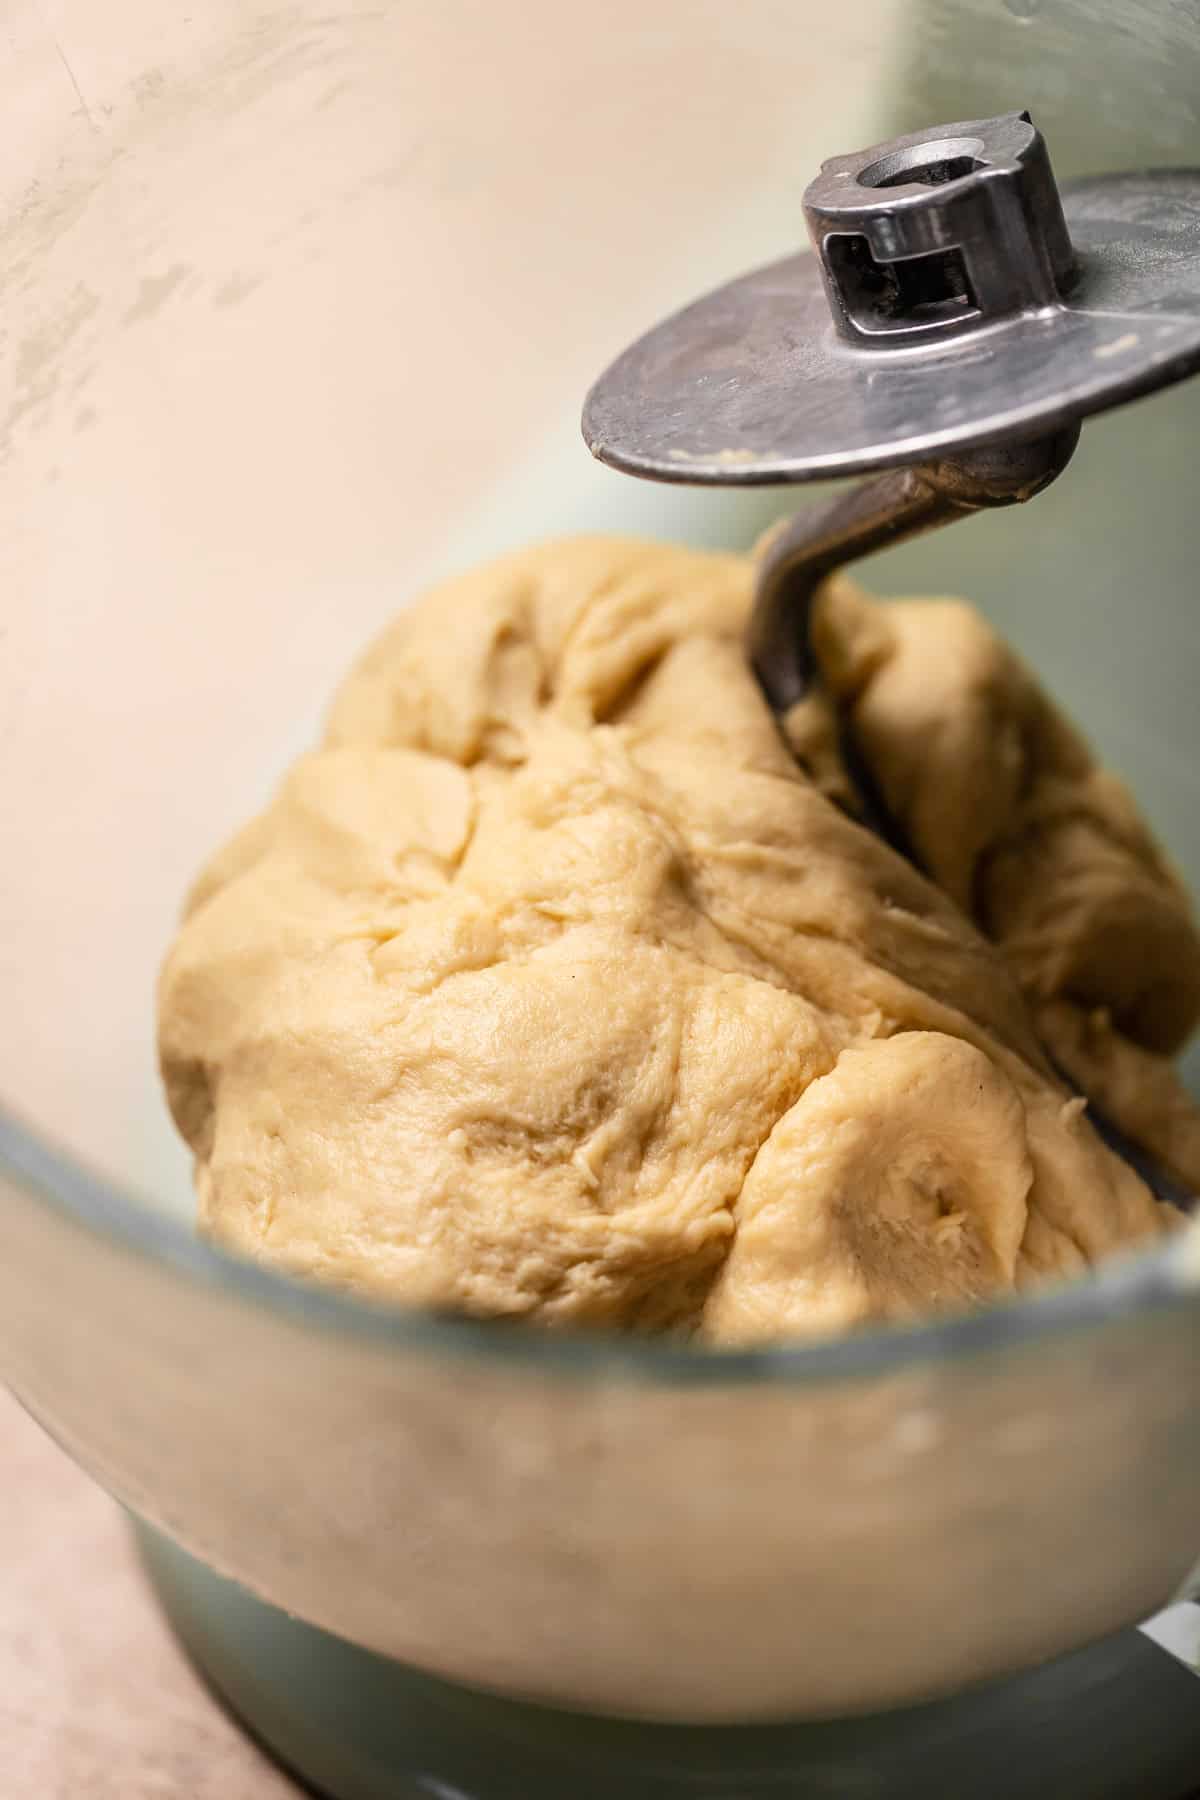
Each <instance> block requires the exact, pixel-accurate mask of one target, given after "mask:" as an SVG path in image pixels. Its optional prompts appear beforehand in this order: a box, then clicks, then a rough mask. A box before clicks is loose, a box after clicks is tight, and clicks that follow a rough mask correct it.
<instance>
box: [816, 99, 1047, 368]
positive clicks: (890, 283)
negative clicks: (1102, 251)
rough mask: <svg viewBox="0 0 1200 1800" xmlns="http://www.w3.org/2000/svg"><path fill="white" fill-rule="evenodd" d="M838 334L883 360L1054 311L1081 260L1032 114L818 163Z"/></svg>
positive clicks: (820, 239)
mask: <svg viewBox="0 0 1200 1800" xmlns="http://www.w3.org/2000/svg"><path fill="white" fill-rule="evenodd" d="M804 213H805V218H806V221H807V224H808V229H809V234H810V236H811V238H812V241H813V245H814V247H815V249H816V251H817V255H818V256H819V258H820V261H821V269H822V273H823V276H824V281H825V289H826V293H827V294H828V296H829V304H830V308H831V310H832V312H833V317H834V322H835V324H836V326H837V329H838V331H839V333H840V334H841V336H842V337H844V338H846V339H848V340H849V341H850V342H853V343H856V344H858V345H860V346H870V347H871V348H873V349H877V350H884V349H892V348H898V347H901V346H911V345H912V344H914V343H920V342H927V341H929V340H930V339H931V338H944V337H945V336H947V335H948V334H957V333H960V332H963V331H968V330H972V329H976V328H978V327H979V326H981V325H985V324H987V323H989V322H991V321H992V320H995V319H999V318H1005V317H1008V316H1010V315H1011V314H1013V313H1017V312H1025V311H1029V310H1032V309H1036V308H1038V307H1043V306H1053V305H1054V304H1055V303H1056V302H1057V301H1058V299H1059V298H1060V296H1061V295H1062V294H1064V293H1066V292H1067V290H1068V289H1069V287H1070V285H1071V283H1072V281H1073V279H1074V275H1075V256H1074V252H1073V250H1072V248H1071V239H1070V235H1069V233H1068V231H1067V225H1066V221H1065V219H1064V218H1063V210H1062V204H1061V202H1060V200H1059V196H1058V188H1057V187H1056V185H1055V181H1054V175H1053V173H1052V171H1051V168H1050V158H1049V155H1048V154H1047V151H1046V145H1045V142H1044V141H1043V138H1042V135H1041V133H1040V132H1039V131H1038V130H1037V129H1036V127H1035V126H1034V124H1033V123H1032V121H1031V119H1030V117H1029V114H1028V113H1024V112H1022V113H1009V114H1006V115H1005V116H1003V117H1001V118H996V119H974V120H970V121H968V122H966V123H964V124H958V125H947V126H944V127H942V128H941V129H940V130H938V131H937V132H934V133H931V132H928V131H923V132H914V133H912V134H911V135H910V136H908V137H899V138H893V139H891V140H890V141H889V142H888V143H886V144H877V145H875V146H874V147H873V148H871V149H869V150H860V151H858V152H856V153H855V154H854V155H851V156H835V157H832V158H831V159H830V160H829V161H828V162H826V163H825V164H823V166H822V169H821V173H820V174H819V175H818V176H817V178H816V179H815V181H813V182H811V183H810V185H809V187H808V189H807V191H806V193H805V196H804Z"/></svg>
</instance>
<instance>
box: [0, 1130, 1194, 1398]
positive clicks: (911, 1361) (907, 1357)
mask: <svg viewBox="0 0 1200 1800" xmlns="http://www.w3.org/2000/svg"><path fill="white" fill-rule="evenodd" d="M4 1179H7V1180H8V1181H10V1182H12V1183H14V1184H15V1185H16V1186H17V1187H18V1188H20V1189H21V1190H22V1191H23V1192H24V1193H25V1194H26V1196H27V1197H31V1198H32V1199H33V1200H34V1201H35V1202H36V1203H38V1204H40V1205H42V1206H43V1207H45V1208H47V1209H48V1210H50V1211H51V1212H53V1213H55V1214H56V1215H58V1216H59V1218H60V1219H64V1220H66V1221H67V1222H68V1223H69V1224H72V1225H75V1226H77V1227H82V1229H83V1230H84V1231H85V1232H88V1233H91V1234H93V1235H96V1236H98V1237H100V1238H102V1239H104V1240H105V1241H106V1242H107V1243H108V1244H109V1246H110V1247H113V1248H116V1249H118V1250H122V1251H125V1252H132V1253H133V1254H134V1255H135V1256H137V1257H139V1258H140V1259H142V1260H145V1261H149V1262H151V1263H153V1264H155V1265H157V1266H158V1267H159V1268H160V1269H161V1270H165V1271H167V1272H169V1273H170V1274H173V1275H174V1276H176V1277H177V1278H182V1279H184V1280H185V1281H187V1282H188V1283H189V1284H191V1285H195V1286H199V1287H203V1288H208V1289H210V1290H213V1289H216V1290H219V1291H220V1292H221V1293H222V1294H225V1295H228V1296H230V1297H232V1298H234V1299H236V1300H238V1301H248V1302H250V1303H251V1304H254V1305H257V1306H261V1307H265V1308H266V1309H267V1310H268V1311H271V1312H273V1313H275V1314H277V1315H281V1316H282V1317H284V1318H285V1319H287V1320H288V1321H289V1322H291V1323H293V1324H295V1323H299V1324H301V1325H302V1326H305V1327H311V1328H313V1329H316V1330H319V1331H322V1332H328V1333H330V1334H332V1335H334V1336H338V1337H343V1338H351V1339H356V1340H358V1341H360V1342H365V1343H367V1344H369V1345H373V1346H376V1347H378V1348H379V1349H381V1350H384V1351H387V1350H397V1351H398V1350H404V1351H418V1352H424V1353H427V1354H428V1353H435V1354H436V1353H444V1354H446V1355H448V1356H457V1357H460V1358H464V1357H465V1358H468V1359H471V1360H479V1359H484V1360H487V1361H489V1362H492V1363H494V1364H497V1365H507V1366H510V1367H516V1368H527V1369H532V1370H533V1371H534V1372H535V1373H538V1374H549V1375H558V1376H563V1377H567V1378H575V1379H579V1378H586V1379H590V1380H608V1381H611V1380H618V1381H621V1380H623V1381H625V1382H627V1383H629V1384H631V1385H638V1384H641V1385H645V1386H655V1387H662V1386H668V1387H689V1388H694V1387H727V1386H747V1385H751V1386H753V1385H762V1384H768V1385H775V1386H778V1385H783V1386H789V1385H795V1386H798V1387H809V1386H812V1385H815V1384H818V1383H820V1382H830V1381H833V1382H836V1381H859V1380H863V1379H869V1378H871V1377H875V1376H880V1375H888V1374H896V1373H898V1372H899V1371H901V1370H912V1369H914V1368H922V1367H925V1368H927V1367H930V1366H932V1365H934V1364H945V1363H947V1362H962V1361H966V1360H969V1359H971V1358H978V1359H982V1358H984V1357H987V1356H989V1355H991V1354H994V1353H997V1352H1004V1351H1009V1350H1025V1349H1028V1348H1030V1347H1031V1346H1036V1347H1038V1348H1039V1349H1043V1348H1044V1347H1045V1346H1046V1345H1047V1343H1049V1342H1052V1341H1054V1340H1057V1339H1060V1338H1066V1337H1068V1336H1075V1335H1076V1334H1078V1333H1079V1332H1081V1331H1088V1330H1092V1331H1095V1330H1098V1329H1099V1328H1100V1327H1102V1326H1104V1325H1105V1324H1109V1323H1112V1322H1114V1321H1115V1320H1118V1319H1121V1318H1128V1317H1129V1316H1130V1315H1132V1314H1137V1315H1139V1316H1141V1315H1147V1314H1160V1313H1163V1312H1169V1311H1177V1310H1180V1309H1182V1308H1189V1307H1190V1308H1196V1309H1200V1255H1197V1253H1196V1249H1195V1247H1194V1243H1193V1240H1198V1239H1200V1220H1197V1222H1196V1223H1194V1224H1193V1225H1192V1226H1191V1227H1190V1228H1187V1229H1184V1230H1181V1231H1177V1232H1175V1233H1173V1234H1172V1235H1171V1236H1170V1237H1168V1238H1167V1239H1165V1240H1163V1241H1160V1242H1159V1243H1156V1244H1155V1245H1154V1246H1153V1247H1152V1248H1150V1249H1145V1250H1133V1251H1126V1252H1124V1253H1118V1254H1114V1255H1113V1256H1112V1257H1108V1258H1105V1259H1104V1261H1103V1262H1102V1263H1101V1264H1099V1265H1098V1266H1097V1267H1095V1268H1093V1269H1090V1270H1089V1271H1088V1272H1087V1273H1086V1274H1085V1275H1083V1276H1080V1277H1075V1278H1073V1279H1071V1280H1068V1281H1064V1282H1062V1283H1059V1284H1056V1285H1054V1286H1052V1287H1048V1288H1047V1289H1046V1290H1045V1291H1043V1292H1041V1293H1038V1294H1036V1295H1027V1296H1022V1297H1018V1298H1016V1299H1007V1298H1004V1299H1001V1300H998V1301H996V1302H993V1303H991V1304H989V1305H987V1306H983V1307H978V1308H976V1309H974V1310H973V1311H971V1312H965V1313H960V1314H956V1315H953V1316H949V1317H946V1318H943V1319H938V1320H934V1321H921V1322H917V1323H914V1324H899V1325H882V1326H869V1327H865V1328H864V1329H862V1330H860V1331H854V1332H850V1333H845V1334H842V1335H830V1336H827V1337H821V1338H815V1339H812V1340H805V1341H802V1342H794V1343H783V1344H772V1345H768V1346H755V1347H748V1348H738V1347H732V1348H726V1347H723V1346H720V1345H713V1344H699V1343H685V1342H671V1341H669V1340H664V1339H661V1338H650V1337H644V1338H637V1337H631V1336H629V1335H628V1334H624V1333H618V1332H615V1331H613V1332H603V1331H598V1330H589V1331H578V1332H571V1333H565V1332H564V1333H562V1334H558V1333H551V1332H547V1331H545V1330H544V1329H540V1328H538V1327H536V1326H531V1325H527V1324H525V1323H523V1322H520V1321H508V1320H496V1319H476V1318H471V1317H468V1316H465V1315H462V1314H457V1313H452V1312H449V1311H445V1312H443V1311H437V1310H432V1309H429V1308H419V1307H413V1306H405V1305H403V1304H401V1303H399V1302H395V1301H391V1302H389V1301H387V1300H385V1299H379V1300H376V1299H370V1300H368V1299H365V1298H363V1297H361V1296H359V1295H355V1294H349V1293H342V1292H339V1291H338V1290H337V1289H335V1288H332V1287H330V1288H325V1287H321V1286H319V1285H317V1284H315V1283H310V1282H305V1281H301V1280H299V1279H297V1278H296V1277H294V1276H291V1275H289V1274H287V1273H286V1272H284V1271H283V1270H279V1269H275V1268H271V1267H268V1266H267V1265H265V1264H260V1263H255V1262H252V1261H250V1260H248V1259H246V1258H242V1257H235V1256H232V1255H230V1254H228V1253H227V1252H226V1251H224V1250H222V1249H220V1248H218V1247H217V1246H216V1245H213V1244H208V1243H206V1242H205V1241H204V1240H203V1239H202V1238H201V1237H199V1236H198V1235H197V1234H196V1233H195V1232H194V1231H192V1230H191V1229H189V1228H188V1226H187V1225H185V1223H184V1222H183V1221H182V1220H180V1219H179V1218H177V1217H175V1216H174V1215H173V1214H171V1213H168V1212H166V1211H164V1210H161V1209H159V1208H157V1207H155V1206H153V1205H152V1204H151V1203H150V1202H148V1201H147V1200H145V1199H140V1198H137V1197H135V1196H134V1195H132V1194H131V1193H128V1192H126V1191H123V1190H122V1189H121V1188H120V1187H118V1186H117V1185H116V1184H115V1183H114V1182H112V1181H110V1180H109V1179H108V1178H107V1177H105V1176H103V1175H101V1174H100V1173H98V1172H97V1171H96V1170H93V1169H90V1168H88V1167H87V1166H86V1165H85V1164H83V1163H82V1162H79V1161H77V1160H76V1159H75V1158H74V1157H72V1156H69V1155H67V1154H65V1153H64V1152H62V1151H60V1150H58V1149H57V1148H55V1147H54V1146H53V1145H52V1144H50V1143H49V1142H48V1141H47V1140H46V1139H45V1138H44V1137H43V1136H41V1134H40V1133H38V1132H37V1131H35V1130H34V1129H33V1128H32V1127H31V1126H29V1125H27V1124H25V1123H24V1122H22V1121H20V1120H19V1119H18V1118H17V1117H16V1116H15V1115H14V1114H13V1113H12V1112H11V1111H9V1110H7V1109H6V1108H5V1107H4V1106H2V1105H0V1180H4Z"/></svg>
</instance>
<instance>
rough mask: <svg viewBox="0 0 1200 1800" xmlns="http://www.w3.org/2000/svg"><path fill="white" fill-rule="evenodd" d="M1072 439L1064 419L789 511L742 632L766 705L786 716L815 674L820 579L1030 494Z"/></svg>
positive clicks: (1075, 433) (1058, 469)
mask: <svg viewBox="0 0 1200 1800" xmlns="http://www.w3.org/2000/svg"><path fill="white" fill-rule="evenodd" d="M1078 442H1079V427H1078V425H1069V426H1065V427H1064V428H1063V429H1062V430H1060V431H1055V432H1051V433H1050V434H1049V435H1048V436H1045V437H1038V438H1035V439H1033V440H1032V442H1029V443H1024V444H1003V445H998V446H997V447H995V448H993V449H980V450H967V451H962V452H960V453H959V454H957V455H956V456H953V457H947V458H945V459H943V460H942V461H940V462H931V463H922V464H920V465H919V466H917V467H916V468H908V469H889V470H887V471H886V472H885V473H884V474H882V475H875V476H872V477H871V478H870V479H868V480H866V481H862V482H860V483H859V484H858V485H857V486H856V487H853V488H851V489H849V490H848V491H846V492H842V493H839V494H835V495H834V496H833V498H832V499H830V500H829V501H827V502H826V503H825V505H823V506H813V507H806V508H805V509H804V511H802V512H799V513H797V514H796V515H795V517H794V518H793V519H792V520H791V521H790V522H789V523H788V524H787V525H786V526H784V528H783V530H782V531H781V532H780V533H779V535H778V536H777V537H776V539H775V541H774V542H773V543H772V544H771V545H770V546H769V548H768V550H767V552H766V556H765V558H764V561H763V564H762V568H761V570H760V572H759V576H758V585H757V589H756V594H755V603H754V611H753V614H752V616H751V619H750V625H749V630H748V637H747V649H748V652H749V655H750V660H751V662H752V663H753V665H754V672H755V674H756V675H757V676H758V679H759V682H760V684H761V686H762V690H763V692H764V694H765V695H766V697H767V701H768V703H769V705H770V706H771V709H772V711H774V712H775V713H778V714H780V715H781V716H782V715H783V714H785V713H786V712H787V711H788V709H789V708H790V707H792V706H794V705H795V704H796V702H797V701H799V700H803V698H804V696H805V695H806V694H807V693H808V692H809V689H810V688H811V686H812V683H813V681H814V679H815V676H816V673H817V671H816V666H815V662H814V658H813V650H812V606H813V600H814V598H815V596H816V593H817V590H818V589H819V587H820V585H821V583H822V582H823V581H824V580H825V579H826V578H827V577H828V576H830V575H832V574H833V573H834V572H835V571H836V570H837V569H839V568H841V567H843V566H844V565H845V564H846V563H850V562H856V561H857V560H858V559H859V558H860V557H863V556H869V555H871V553H872V552H873V551H876V550H883V549H886V548H887V547H888V546H889V545H891V544H900V543H903V542H905V540H906V539H908V538H914V537H921V536H923V535H924V534H925V533H926V532H928V531H936V530H937V529H938V528H939V526H943V525H949V524H951V523H952V522H953V521H954V520H955V519H961V518H965V517H967V516H968V515H969V514H971V513H974V512H981V511H983V510H984V509H985V508H987V507H992V506H1013V505H1015V504H1017V503H1018V502H1020V501H1022V500H1031V499H1032V498H1033V496H1034V495H1035V494H1040V493H1041V492H1042V490H1043V489H1044V488H1047V487H1049V485H1050V483H1051V482H1052V481H1053V480H1054V479H1055V477H1056V476H1057V475H1061V473H1062V471H1063V470H1064V469H1065V468H1066V466H1067V464H1068V463H1069V462H1070V460H1071V456H1072V454H1073V452H1074V449H1075V446H1076V444H1077V443H1078Z"/></svg>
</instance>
